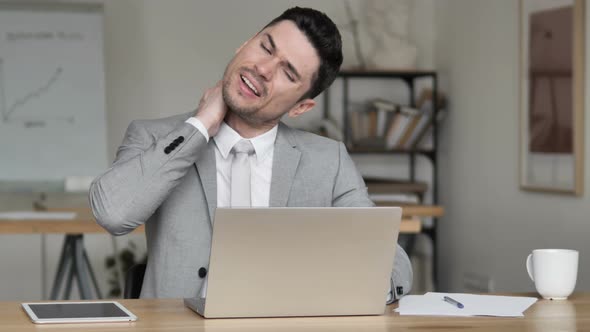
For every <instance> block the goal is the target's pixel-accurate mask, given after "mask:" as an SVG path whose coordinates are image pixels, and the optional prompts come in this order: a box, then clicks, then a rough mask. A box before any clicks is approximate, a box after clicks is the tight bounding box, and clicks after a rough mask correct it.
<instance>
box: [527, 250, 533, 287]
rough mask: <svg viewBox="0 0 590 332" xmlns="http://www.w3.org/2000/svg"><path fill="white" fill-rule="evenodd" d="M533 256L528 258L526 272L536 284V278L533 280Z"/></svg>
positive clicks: (530, 255)
mask: <svg viewBox="0 0 590 332" xmlns="http://www.w3.org/2000/svg"><path fill="white" fill-rule="evenodd" d="M532 258H533V254H529V256H528V257H527V258H526V271H527V272H528V273H529V277H530V278H531V280H532V281H533V282H534V281H535V278H533V261H532Z"/></svg>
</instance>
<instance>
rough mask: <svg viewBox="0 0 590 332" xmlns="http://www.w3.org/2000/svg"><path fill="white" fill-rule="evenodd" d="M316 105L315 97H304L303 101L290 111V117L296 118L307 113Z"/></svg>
mask: <svg viewBox="0 0 590 332" xmlns="http://www.w3.org/2000/svg"><path fill="white" fill-rule="evenodd" d="M314 106H315V101H314V100H313V99H309V98H307V99H303V100H302V101H300V102H298V103H297V104H295V106H293V108H291V110H290V111H289V117H290V118H295V117H298V116H300V115H301V114H303V113H307V112H308V111H310V110H311V109H312V108H313V107H314Z"/></svg>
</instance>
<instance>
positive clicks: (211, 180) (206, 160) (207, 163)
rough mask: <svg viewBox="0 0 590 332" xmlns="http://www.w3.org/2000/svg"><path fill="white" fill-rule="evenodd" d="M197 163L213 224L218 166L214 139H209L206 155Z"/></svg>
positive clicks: (210, 219)
mask: <svg viewBox="0 0 590 332" xmlns="http://www.w3.org/2000/svg"><path fill="white" fill-rule="evenodd" d="M195 164H196V166H197V171H198V173H199V178H201V183H202V185H203V191H204V192H205V199H206V200H207V207H208V209H209V221H210V222H211V224H213V220H214V217H215V215H214V212H215V208H216V207H217V171H216V169H217V168H216V167H217V166H216V163H215V142H214V141H213V140H212V139H211V140H209V143H208V144H207V148H206V151H205V153H204V155H203V156H202V157H201V158H199V159H198V160H197V162H196V163H195Z"/></svg>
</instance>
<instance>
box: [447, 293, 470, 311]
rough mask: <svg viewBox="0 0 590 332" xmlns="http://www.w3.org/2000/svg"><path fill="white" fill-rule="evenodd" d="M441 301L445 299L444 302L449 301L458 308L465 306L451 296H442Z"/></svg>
mask: <svg viewBox="0 0 590 332" xmlns="http://www.w3.org/2000/svg"><path fill="white" fill-rule="evenodd" d="M443 301H445V302H447V303H450V304H452V305H454V306H456V307H457V308H459V309H463V308H464V307H465V306H464V305H463V303H461V302H459V301H457V300H453V299H452V298H450V297H448V296H445V297H444V298H443Z"/></svg>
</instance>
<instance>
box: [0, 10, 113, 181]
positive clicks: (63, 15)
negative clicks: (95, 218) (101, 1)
mask: <svg viewBox="0 0 590 332" xmlns="http://www.w3.org/2000/svg"><path fill="white" fill-rule="evenodd" d="M102 38H103V36H102V12H97V11H88V10H75V8H74V10H72V9H71V8H66V9H65V10H64V8H63V7H59V9H57V10H55V9H53V10H52V9H51V8H50V7H48V8H46V7H44V8H43V9H42V10H39V9H38V8H30V7H25V6H23V7H22V8H21V7H14V6H8V7H3V6H2V4H0V155H1V156H2V170H0V180H1V179H21V178H31V177H34V178H43V179H47V178H49V179H54V178H62V177H65V176H68V175H80V174H94V173H96V172H97V169H98V167H104V165H105V160H104V159H106V158H105V155H106V128H105V127H106V124H105V92H104V66H103V42H102ZM88 150H91V151H96V152H95V153H94V154H96V156H93V155H92V153H84V152H85V151H86V152H87V151H88ZM99 165H100V166H99Z"/></svg>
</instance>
